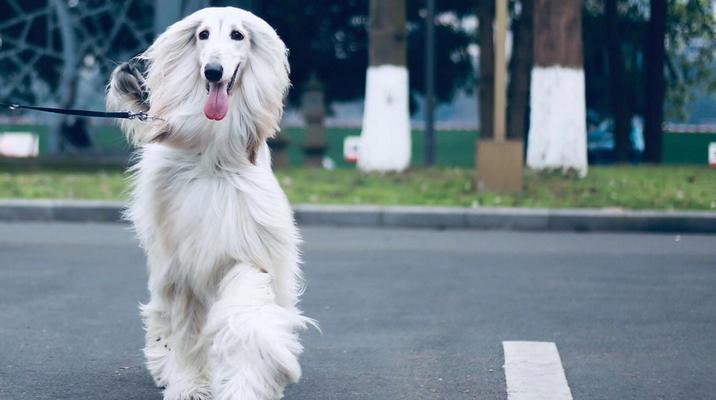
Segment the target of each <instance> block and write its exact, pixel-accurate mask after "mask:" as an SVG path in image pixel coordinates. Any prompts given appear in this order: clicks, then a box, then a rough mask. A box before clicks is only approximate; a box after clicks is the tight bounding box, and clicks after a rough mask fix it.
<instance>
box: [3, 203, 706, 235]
mask: <svg viewBox="0 0 716 400" xmlns="http://www.w3.org/2000/svg"><path fill="white" fill-rule="evenodd" d="M123 209H124V204H123V203H122V202H117V201H90V200H0V221H5V222H8V221H44V222H121V221H122V210H123ZM294 212H295V217H296V221H297V222H298V223H299V224H301V225H328V226H363V227H409V228H429V229H480V230H487V229H499V230H518V231H525V230H526V231H583V232H675V233H716V212H709V211H628V210H619V209H530V208H492V207H491V208H487V207H484V208H458V207H417V206H350V205H311V204H299V205H296V206H294Z"/></svg>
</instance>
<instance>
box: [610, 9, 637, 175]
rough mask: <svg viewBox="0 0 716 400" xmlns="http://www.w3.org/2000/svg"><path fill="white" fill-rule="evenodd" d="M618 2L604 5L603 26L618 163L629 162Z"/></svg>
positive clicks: (628, 128) (627, 101)
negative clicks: (605, 36) (605, 31)
mask: <svg viewBox="0 0 716 400" xmlns="http://www.w3.org/2000/svg"><path fill="white" fill-rule="evenodd" d="M617 3H618V0H607V1H606V5H605V13H604V19H605V21H604V22H605V26H606V29H607V51H608V53H609V75H610V78H611V79H610V80H609V92H610V95H611V106H612V118H613V119H614V157H615V159H616V160H617V161H618V162H627V161H629V144H630V140H629V135H630V133H631V121H630V120H631V113H630V110H629V96H628V91H627V85H626V82H625V79H624V56H623V55H622V50H621V46H620V35H619V24H618V11H617V5H618V4H617Z"/></svg>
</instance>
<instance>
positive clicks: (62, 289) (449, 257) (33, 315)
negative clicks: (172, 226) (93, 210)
mask: <svg viewBox="0 0 716 400" xmlns="http://www.w3.org/2000/svg"><path fill="white" fill-rule="evenodd" d="M303 232H304V236H305V246H304V249H305V261H306V263H305V271H306V276H307V278H308V290H307V292H306V295H305V297H304V301H303V308H304V309H305V311H306V314H308V315H309V316H312V317H314V318H316V319H318V320H319V321H320V323H321V326H322V329H323V334H322V335H321V334H319V333H318V332H316V331H310V332H308V333H306V334H304V344H305V347H306V351H305V353H304V355H303V357H302V364H303V368H304V376H303V379H302V381H301V382H300V383H299V384H298V385H293V386H291V387H290V388H289V389H288V391H287V395H286V398H287V399H312V400H316V399H341V400H342V399H391V400H392V399H451V400H452V399H475V398H477V399H505V398H506V396H507V395H506V389H505V377H504V372H503V370H502V365H503V362H504V359H503V353H502V344H501V343H502V341H505V340H535V341H549V342H554V343H556V345H557V347H558V349H559V353H560V356H561V359H562V364H563V367H564V371H565V373H566V376H567V380H568V382H569V385H570V387H571V390H572V394H573V395H574V398H575V399H579V400H581V399H714V396H715V395H714V386H715V385H716V236H681V237H677V236H674V235H640V234H626V235H617V234H574V233H563V234H555V233H514V232H512V233H511V232H475V231H430V230H390V229H377V230H376V229H337V228H315V227H309V228H304V229H303ZM143 262H144V257H143V255H142V252H141V251H140V250H139V249H138V248H137V243H136V242H135V240H134V239H133V238H132V235H131V233H130V232H129V231H128V230H127V228H126V227H125V226H122V225H99V224H97V225H95V224H87V225H69V224H49V225H48V224H0V399H2V400H15V399H22V400H27V399H73V400H80V399H122V400H128V399H148V400H151V399H160V398H161V394H160V391H159V390H158V389H155V388H154V387H153V386H152V383H151V380H150V378H149V375H148V374H147V372H146V371H145V369H144V367H143V366H142V356H141V353H140V348H141V347H142V338H143V333H142V329H141V324H140V320H139V317H138V312H137V304H138V302H140V301H143V300H144V299H145V298H146V290H145V272H144V266H143Z"/></svg>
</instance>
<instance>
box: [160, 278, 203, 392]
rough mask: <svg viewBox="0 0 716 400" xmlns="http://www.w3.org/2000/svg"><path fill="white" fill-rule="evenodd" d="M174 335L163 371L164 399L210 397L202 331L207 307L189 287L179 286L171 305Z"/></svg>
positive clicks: (171, 336) (169, 339)
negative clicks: (164, 383)
mask: <svg viewBox="0 0 716 400" xmlns="http://www.w3.org/2000/svg"><path fill="white" fill-rule="evenodd" d="M169 309H170V311H169V315H170V316H171V335H170V336H169V337H168V339H167V343H166V345H167V350H168V353H167V354H166V358H165V360H166V361H165V364H164V368H163V370H162V374H163V376H164V377H165V381H166V388H165V389H164V400H208V399H211V392H210V385H209V379H208V375H207V357H206V353H207V351H206V341H205V340H204V339H203V337H202V336H201V331H202V329H203V327H204V325H205V323H206V307H205V306H204V305H203V304H202V303H201V302H200V301H199V300H198V299H197V297H196V296H195V295H194V294H193V292H192V291H191V289H189V288H176V289H175V290H174V293H173V297H172V298H171V303H170V307H169Z"/></svg>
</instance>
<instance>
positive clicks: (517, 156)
mask: <svg viewBox="0 0 716 400" xmlns="http://www.w3.org/2000/svg"><path fill="white" fill-rule="evenodd" d="M495 11H496V12H495V43H494V44H495V46H494V48H495V60H494V72H495V75H494V76H495V80H494V87H493V98H494V108H493V114H492V130H493V137H492V138H486V139H484V138H483V139H481V140H480V141H479V142H478V145H477V171H476V172H477V174H476V178H477V179H476V180H477V188H478V190H490V191H501V192H510V191H519V190H521V189H522V169H523V162H522V154H523V145H522V141H521V140H508V139H507V131H506V127H505V125H506V118H505V112H506V108H507V107H506V95H507V63H506V56H505V53H506V51H505V38H506V36H507V0H495ZM480 23H482V21H481V22H480Z"/></svg>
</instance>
